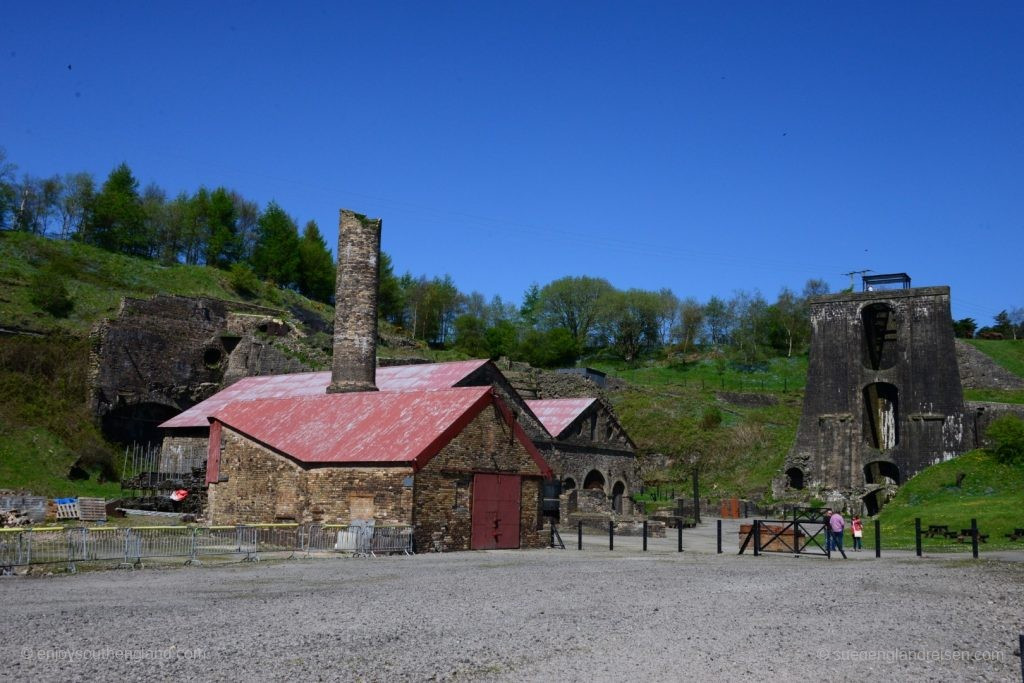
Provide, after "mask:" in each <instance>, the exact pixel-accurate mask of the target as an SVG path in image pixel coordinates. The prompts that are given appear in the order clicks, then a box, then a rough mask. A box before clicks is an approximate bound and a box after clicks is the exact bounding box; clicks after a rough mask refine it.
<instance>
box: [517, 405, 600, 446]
mask: <svg viewBox="0 0 1024 683" xmlns="http://www.w3.org/2000/svg"><path fill="white" fill-rule="evenodd" d="M596 400H597V399H595V398H552V399H546V400H535V401H527V402H526V405H528V406H529V407H530V410H532V411H533V414H534V415H536V416H537V419H538V420H540V421H541V423H542V424H543V425H544V429H546V430H548V432H550V433H551V435H552V436H554V437H556V438H557V437H558V436H559V435H560V434H561V433H562V432H563V431H565V429H566V427H568V426H569V425H571V424H572V423H573V420H575V419H576V418H577V417H579V416H580V415H581V414H582V413H583V411H584V410H586V409H587V408H589V407H590V405H591V404H592V403H593V402H594V401H596Z"/></svg>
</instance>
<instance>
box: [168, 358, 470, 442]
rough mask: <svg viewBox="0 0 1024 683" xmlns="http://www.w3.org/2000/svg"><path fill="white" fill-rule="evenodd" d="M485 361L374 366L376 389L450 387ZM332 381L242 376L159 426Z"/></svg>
mask: <svg viewBox="0 0 1024 683" xmlns="http://www.w3.org/2000/svg"><path fill="white" fill-rule="evenodd" d="M487 362H488V361H486V360H466V361H455V362H452V363H421V364H419V365H396V366H391V367H386V368H377V388H378V390H380V391H382V392H383V391H387V392H392V391H433V390H437V389H450V388H451V387H453V386H455V385H456V384H458V383H459V382H461V381H462V380H463V379H465V378H466V377H468V376H469V375H470V374H472V373H473V372H474V371H476V370H477V369H479V368H480V367H482V366H483V365H485V364H486V363H487ZM330 383H331V373H330V372H298V373H294V374H290V375H264V376H260V377H245V378H243V379H240V380H238V381H237V382H235V383H234V384H232V385H231V386H229V387H227V388H226V389H223V390H221V391H218V392H217V393H216V394H214V395H213V396H211V397H210V398H208V399H206V400H205V401H203V402H201V403H197V404H196V405H194V406H192V407H191V408H189V409H188V410H186V411H184V412H183V413H181V414H179V415H176V416H175V417H172V418H171V419H170V420H167V421H166V422H164V423H163V424H161V425H160V426H161V427H164V428H169V427H170V428H173V427H207V426H208V425H209V423H208V421H207V418H208V417H209V416H210V415H213V414H214V413H216V412H217V411H219V410H223V409H224V408H225V407H226V406H228V405H229V404H231V403H233V402H235V401H249V400H255V399H264V398H294V397H299V396H320V395H322V394H326V392H327V385H329V384H330Z"/></svg>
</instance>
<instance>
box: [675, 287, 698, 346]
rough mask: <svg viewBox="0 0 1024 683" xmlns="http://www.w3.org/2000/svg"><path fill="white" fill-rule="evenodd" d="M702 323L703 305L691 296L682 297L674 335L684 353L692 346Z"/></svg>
mask: <svg viewBox="0 0 1024 683" xmlns="http://www.w3.org/2000/svg"><path fill="white" fill-rule="evenodd" d="M703 324H704V307H703V306H701V305H700V302H699V301H697V300H696V299H694V298H693V297H692V296H691V297H687V298H685V299H683V301H682V302H681V303H680V304H679V324H678V325H677V326H676V329H675V332H674V336H675V338H676V340H678V342H679V344H680V345H681V346H682V350H683V352H684V353H685V352H686V351H688V350H690V349H691V348H693V345H694V344H695V343H696V341H697V337H698V336H699V335H700V330H701V326H702V325H703Z"/></svg>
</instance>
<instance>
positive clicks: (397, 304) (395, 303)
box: [377, 251, 405, 327]
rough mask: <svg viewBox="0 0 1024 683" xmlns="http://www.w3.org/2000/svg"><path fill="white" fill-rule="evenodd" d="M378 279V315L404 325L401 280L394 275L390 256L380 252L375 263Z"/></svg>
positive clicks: (403, 298)
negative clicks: (378, 259)
mask: <svg viewBox="0 0 1024 683" xmlns="http://www.w3.org/2000/svg"><path fill="white" fill-rule="evenodd" d="M377 267H378V270H379V272H380V281H379V285H378V288H377V310H378V311H379V312H380V316H381V317H382V318H384V319H385V320H387V321H388V322H390V323H391V324H392V325H397V326H398V327H404V326H405V295H404V290H403V287H402V283H401V281H400V280H399V279H398V278H397V277H395V269H394V265H393V264H392V261H391V256H390V255H389V254H388V253H387V252H386V251H382V252H380V261H378V263H377Z"/></svg>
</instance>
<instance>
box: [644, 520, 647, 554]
mask: <svg viewBox="0 0 1024 683" xmlns="http://www.w3.org/2000/svg"><path fill="white" fill-rule="evenodd" d="M644 552H645V553H646V552H647V520H646V519H645V520H644Z"/></svg>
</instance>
